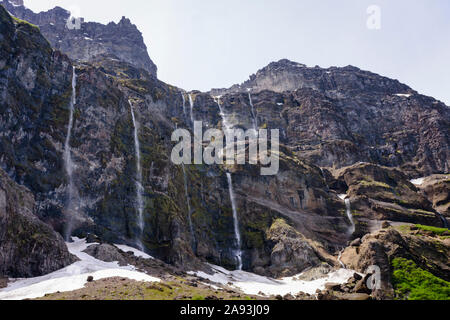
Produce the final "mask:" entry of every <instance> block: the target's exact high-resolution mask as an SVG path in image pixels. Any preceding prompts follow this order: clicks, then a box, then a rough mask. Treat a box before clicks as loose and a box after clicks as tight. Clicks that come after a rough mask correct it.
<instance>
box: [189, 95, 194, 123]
mask: <svg viewBox="0 0 450 320" xmlns="http://www.w3.org/2000/svg"><path fill="white" fill-rule="evenodd" d="M189 107H190V116H191V123H192V127H194V122H195V119H194V100H193V99H192V95H191V94H189Z"/></svg>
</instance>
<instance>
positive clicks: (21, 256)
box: [0, 169, 75, 278]
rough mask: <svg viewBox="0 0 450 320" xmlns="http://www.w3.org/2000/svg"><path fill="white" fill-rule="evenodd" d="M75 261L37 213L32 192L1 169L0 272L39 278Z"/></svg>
mask: <svg viewBox="0 0 450 320" xmlns="http://www.w3.org/2000/svg"><path fill="white" fill-rule="evenodd" d="M74 261H75V258H74V257H72V256H71V255H70V253H69V252H68V251H67V247H66V245H65V243H64V241H63V239H62V237H61V236H60V235H59V234H57V233H56V232H55V231H53V229H52V228H51V227H49V226H48V225H46V224H45V223H43V222H42V221H40V220H39V219H38V218H37V217H36V216H35V201H34V197H33V195H32V194H31V192H30V191H29V190H27V189H26V188H24V187H22V186H19V185H17V184H16V183H15V182H14V181H12V180H11V179H10V178H9V177H8V176H7V175H6V173H5V172H4V171H3V170H1V169H0V275H1V276H7V277H14V278H25V277H37V276H41V275H44V274H47V273H50V272H53V271H56V270H59V269H61V268H64V267H65V266H67V265H69V264H71V263H73V262H74Z"/></svg>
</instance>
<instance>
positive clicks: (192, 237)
mask: <svg viewBox="0 0 450 320" xmlns="http://www.w3.org/2000/svg"><path fill="white" fill-rule="evenodd" d="M181 167H182V168H183V177H184V192H185V195H186V206H187V208H188V220H189V230H190V232H191V245H192V250H193V251H194V252H196V251H197V240H196V239H195V232H194V225H193V223H192V208H191V197H190V196H189V191H188V181H187V174H186V168H185V167H184V164H182V166H181Z"/></svg>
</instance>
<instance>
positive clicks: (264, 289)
mask: <svg viewBox="0 0 450 320" xmlns="http://www.w3.org/2000/svg"><path fill="white" fill-rule="evenodd" d="M210 267H211V268H212V269H213V270H214V274H212V275H210V274H207V273H205V272H202V271H199V272H193V271H191V272H188V273H189V274H192V275H196V276H197V277H200V278H205V279H208V280H210V281H212V282H215V283H220V284H223V285H227V284H230V283H231V284H232V285H233V286H234V287H236V288H238V289H240V290H242V291H243V292H244V293H246V294H251V295H260V294H261V293H263V294H265V295H282V296H284V295H286V294H292V295H296V294H298V293H300V292H303V293H307V294H311V295H312V294H315V293H316V291H317V289H320V290H323V289H325V284H326V283H338V284H344V283H346V282H347V281H348V280H349V279H350V278H351V277H352V276H353V275H354V274H355V273H356V271H354V270H349V269H339V270H337V271H334V272H331V273H329V274H328V275H327V276H325V277H323V278H320V279H317V280H312V281H303V280H298V278H299V277H300V276H301V274H300V275H297V276H294V277H288V278H282V279H271V278H268V277H263V276H259V275H257V274H253V273H249V272H245V271H228V270H226V269H224V268H222V267H219V266H214V265H210Z"/></svg>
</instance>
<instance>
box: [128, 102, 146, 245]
mask: <svg viewBox="0 0 450 320" xmlns="http://www.w3.org/2000/svg"><path fill="white" fill-rule="evenodd" d="M128 103H129V104H130V110H131V118H132V119H133V127H134V150H135V153H136V205H137V210H138V227H139V232H140V234H139V239H137V240H136V244H137V245H138V246H139V248H140V249H141V250H143V249H144V246H143V244H142V237H143V235H144V227H145V223H144V198H143V196H142V195H143V193H144V187H143V186H142V167H141V152H140V150H141V149H140V145H139V135H138V130H139V128H138V123H137V122H136V117H135V115H134V108H133V104H132V103H131V101H128Z"/></svg>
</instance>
